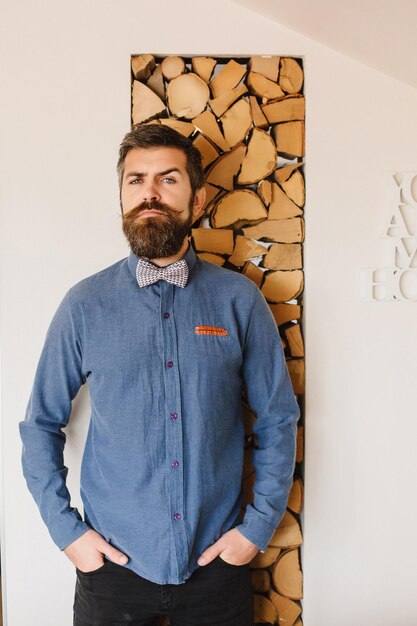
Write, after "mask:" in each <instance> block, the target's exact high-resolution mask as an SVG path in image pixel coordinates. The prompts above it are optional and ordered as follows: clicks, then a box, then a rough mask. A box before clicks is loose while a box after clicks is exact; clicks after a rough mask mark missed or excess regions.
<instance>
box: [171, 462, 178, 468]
mask: <svg viewBox="0 0 417 626" xmlns="http://www.w3.org/2000/svg"><path fill="white" fill-rule="evenodd" d="M178 465H179V463H178V461H172V463H171V467H178Z"/></svg>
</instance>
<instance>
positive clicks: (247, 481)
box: [242, 472, 256, 507]
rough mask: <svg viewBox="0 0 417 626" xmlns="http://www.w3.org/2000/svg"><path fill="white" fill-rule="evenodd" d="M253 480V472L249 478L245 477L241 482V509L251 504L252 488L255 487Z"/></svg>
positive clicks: (254, 475) (254, 478)
mask: <svg viewBox="0 0 417 626" xmlns="http://www.w3.org/2000/svg"><path fill="white" fill-rule="evenodd" d="M255 480H256V474H255V472H253V474H251V475H250V476H247V477H246V478H244V479H243V480H242V491H243V493H242V506H243V507H245V506H246V505H248V504H250V503H251V502H253V488H254V485H255Z"/></svg>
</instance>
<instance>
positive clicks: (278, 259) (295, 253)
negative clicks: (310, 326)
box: [263, 243, 303, 356]
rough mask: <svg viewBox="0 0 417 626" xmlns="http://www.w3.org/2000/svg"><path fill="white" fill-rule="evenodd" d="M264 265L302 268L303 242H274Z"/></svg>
mask: <svg viewBox="0 0 417 626" xmlns="http://www.w3.org/2000/svg"><path fill="white" fill-rule="evenodd" d="M263 266H264V267H266V268H268V269H270V270H300V269H301V268H302V267H303V260H302V256H301V244H299V243H273V244H272V245H271V246H270V247H269V249H268V252H267V254H266V255H265V257H264V259H263ZM300 356H301V355H300Z"/></svg>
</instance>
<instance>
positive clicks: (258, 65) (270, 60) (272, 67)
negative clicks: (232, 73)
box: [248, 56, 279, 83]
mask: <svg viewBox="0 0 417 626" xmlns="http://www.w3.org/2000/svg"><path fill="white" fill-rule="evenodd" d="M248 69H249V71H250V72H256V73H257V74H262V76H265V78H269V80H272V81H274V82H275V83H276V82H277V80H278V70H279V57H266V56H265V57H263V56H262V57H251V58H250V59H249V62H248Z"/></svg>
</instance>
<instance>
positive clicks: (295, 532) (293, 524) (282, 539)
mask: <svg viewBox="0 0 417 626" xmlns="http://www.w3.org/2000/svg"><path fill="white" fill-rule="evenodd" d="M302 543H303V536H302V534H301V529H300V524H299V523H298V521H297V520H296V518H295V517H294V515H292V513H290V512H289V511H286V512H285V513H284V517H283V518H282V520H281V523H280V525H279V526H278V528H277V529H276V531H275V533H274V535H273V537H272V539H271V541H270V542H269V545H270V546H275V547H276V548H297V547H298V546H301V544H302Z"/></svg>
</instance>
